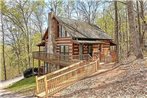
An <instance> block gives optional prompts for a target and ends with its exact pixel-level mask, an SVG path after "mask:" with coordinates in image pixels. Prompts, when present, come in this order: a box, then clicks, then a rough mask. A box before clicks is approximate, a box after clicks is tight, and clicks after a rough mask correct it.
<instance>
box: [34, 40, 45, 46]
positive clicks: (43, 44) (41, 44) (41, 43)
mask: <svg viewBox="0 0 147 98" xmlns="http://www.w3.org/2000/svg"><path fill="white" fill-rule="evenodd" d="M36 46H38V47H40V46H45V41H42V42H40V43H39V44H37V45H36Z"/></svg>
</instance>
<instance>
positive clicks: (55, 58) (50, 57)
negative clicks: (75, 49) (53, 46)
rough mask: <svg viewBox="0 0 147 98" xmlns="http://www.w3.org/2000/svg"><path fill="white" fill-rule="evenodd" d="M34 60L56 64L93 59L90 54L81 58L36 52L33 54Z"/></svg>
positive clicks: (78, 56)
mask: <svg viewBox="0 0 147 98" xmlns="http://www.w3.org/2000/svg"><path fill="white" fill-rule="evenodd" d="M33 58H34V59H39V60H42V61H46V62H54V63H64V62H70V63H75V62H78V61H80V60H91V58H92V57H91V56H90V55H89V54H83V55H82V58H81V56H80V55H62V54H50V53H47V52H45V51H35V52H33Z"/></svg>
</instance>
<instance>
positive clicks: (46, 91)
mask: <svg viewBox="0 0 147 98" xmlns="http://www.w3.org/2000/svg"><path fill="white" fill-rule="evenodd" d="M44 82H45V97H46V98H48V86H47V85H48V84H47V78H46V75H45V77H44Z"/></svg>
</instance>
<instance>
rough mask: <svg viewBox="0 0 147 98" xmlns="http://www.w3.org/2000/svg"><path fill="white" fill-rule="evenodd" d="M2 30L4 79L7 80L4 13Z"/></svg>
mask: <svg viewBox="0 0 147 98" xmlns="http://www.w3.org/2000/svg"><path fill="white" fill-rule="evenodd" d="M1 30H2V57H3V66H4V79H5V80H7V74H6V63H5V34H4V25H3V14H2V13H1Z"/></svg>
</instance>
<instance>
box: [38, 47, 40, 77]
mask: <svg viewBox="0 0 147 98" xmlns="http://www.w3.org/2000/svg"><path fill="white" fill-rule="evenodd" d="M39 57H40V46H39ZM38 75H40V59H39V60H38Z"/></svg>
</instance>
